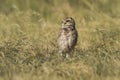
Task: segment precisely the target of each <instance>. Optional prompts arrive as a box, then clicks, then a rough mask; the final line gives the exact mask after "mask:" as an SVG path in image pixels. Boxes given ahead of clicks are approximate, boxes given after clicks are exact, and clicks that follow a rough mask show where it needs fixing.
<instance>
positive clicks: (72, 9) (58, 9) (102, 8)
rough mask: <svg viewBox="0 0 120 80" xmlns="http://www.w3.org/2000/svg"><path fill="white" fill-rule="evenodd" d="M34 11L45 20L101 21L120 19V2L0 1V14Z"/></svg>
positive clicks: (68, 0)
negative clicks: (75, 19) (103, 17)
mask: <svg viewBox="0 0 120 80" xmlns="http://www.w3.org/2000/svg"><path fill="white" fill-rule="evenodd" d="M27 10H32V11H35V12H39V13H40V15H41V16H42V17H43V18H45V19H52V20H54V21H56V20H57V19H58V17H64V16H73V17H77V18H78V17H84V18H87V19H99V18H100V17H101V16H110V17H113V18H114V17H118V18H119V17H120V1H119V0H64V1H63V0H57V1H56V0H25V1H23V0H0V13H4V14H6V15H7V14H11V13H13V12H15V11H27Z"/></svg>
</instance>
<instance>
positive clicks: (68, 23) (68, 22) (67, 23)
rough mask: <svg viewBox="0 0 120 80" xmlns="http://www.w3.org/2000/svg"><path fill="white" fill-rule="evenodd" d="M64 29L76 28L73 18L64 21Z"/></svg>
mask: <svg viewBox="0 0 120 80" xmlns="http://www.w3.org/2000/svg"><path fill="white" fill-rule="evenodd" d="M62 28H73V29H74V28H75V21H74V19H73V18H72V17H66V18H65V19H63V21H62Z"/></svg>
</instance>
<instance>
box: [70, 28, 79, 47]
mask: <svg viewBox="0 0 120 80" xmlns="http://www.w3.org/2000/svg"><path fill="white" fill-rule="evenodd" d="M77 38H78V33H77V31H76V30H75V31H73V32H72V34H71V37H70V38H69V48H70V49H72V48H74V46H75V45H76V43H77Z"/></svg>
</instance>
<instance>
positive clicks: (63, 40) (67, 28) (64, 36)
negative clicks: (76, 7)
mask: <svg viewBox="0 0 120 80" xmlns="http://www.w3.org/2000/svg"><path fill="white" fill-rule="evenodd" d="M77 38H78V33H77V30H76V28H75V21H74V19H73V18H72V17H66V18H65V19H63V21H62V28H61V32H60V33H59V36H58V48H59V53H61V54H62V55H65V56H67V54H69V53H70V52H71V51H72V50H73V49H74V47H75V45H76V42H77Z"/></svg>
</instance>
